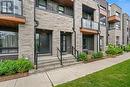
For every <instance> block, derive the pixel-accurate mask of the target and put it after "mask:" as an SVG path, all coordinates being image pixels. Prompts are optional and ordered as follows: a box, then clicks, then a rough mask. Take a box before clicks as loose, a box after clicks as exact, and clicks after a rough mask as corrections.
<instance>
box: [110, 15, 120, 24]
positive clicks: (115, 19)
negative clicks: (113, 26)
mask: <svg viewBox="0 0 130 87" xmlns="http://www.w3.org/2000/svg"><path fill="white" fill-rule="evenodd" d="M119 21H120V17H118V16H116V15H113V16H109V17H108V22H110V23H114V22H119Z"/></svg>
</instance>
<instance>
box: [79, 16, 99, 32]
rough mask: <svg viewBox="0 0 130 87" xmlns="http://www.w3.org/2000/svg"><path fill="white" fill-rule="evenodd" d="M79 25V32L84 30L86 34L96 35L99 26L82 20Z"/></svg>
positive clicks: (93, 22)
mask: <svg viewBox="0 0 130 87" xmlns="http://www.w3.org/2000/svg"><path fill="white" fill-rule="evenodd" d="M81 24H82V25H81V32H83V31H84V30H85V31H86V32H87V33H90V34H97V33H98V26H99V24H98V23H97V22H95V21H91V20H87V19H84V18H82V21H81Z"/></svg>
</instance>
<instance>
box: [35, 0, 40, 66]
mask: <svg viewBox="0 0 130 87" xmlns="http://www.w3.org/2000/svg"><path fill="white" fill-rule="evenodd" d="M38 25H39V23H38V21H37V20H36V0H34V65H35V68H36V69H37V68H38V64H37V61H38V57H37V50H36V28H37V26H38Z"/></svg>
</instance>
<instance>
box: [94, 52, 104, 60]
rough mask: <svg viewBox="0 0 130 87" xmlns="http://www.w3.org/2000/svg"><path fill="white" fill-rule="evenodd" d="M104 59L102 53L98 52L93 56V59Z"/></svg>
mask: <svg viewBox="0 0 130 87" xmlns="http://www.w3.org/2000/svg"><path fill="white" fill-rule="evenodd" d="M102 57H103V53H102V52H96V53H93V54H92V58H93V59H97V58H102Z"/></svg>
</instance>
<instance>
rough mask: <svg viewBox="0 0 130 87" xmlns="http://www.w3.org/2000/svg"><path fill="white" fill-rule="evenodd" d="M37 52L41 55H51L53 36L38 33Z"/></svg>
mask: <svg viewBox="0 0 130 87" xmlns="http://www.w3.org/2000/svg"><path fill="white" fill-rule="evenodd" d="M36 41H37V42H36V45H37V51H38V53H40V54H45V53H51V34H50V33H38V34H37V40H36Z"/></svg>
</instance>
